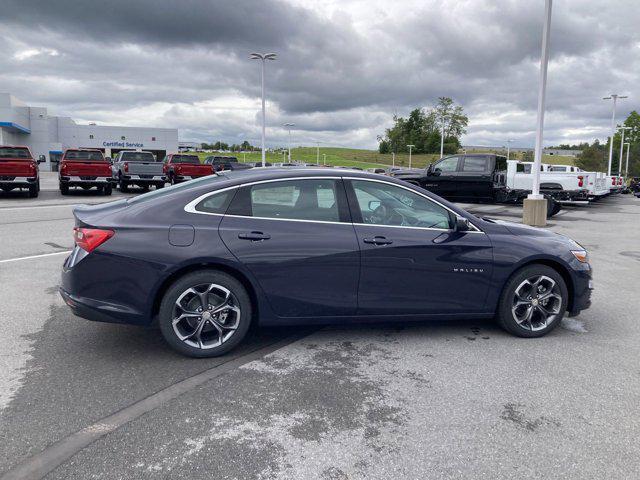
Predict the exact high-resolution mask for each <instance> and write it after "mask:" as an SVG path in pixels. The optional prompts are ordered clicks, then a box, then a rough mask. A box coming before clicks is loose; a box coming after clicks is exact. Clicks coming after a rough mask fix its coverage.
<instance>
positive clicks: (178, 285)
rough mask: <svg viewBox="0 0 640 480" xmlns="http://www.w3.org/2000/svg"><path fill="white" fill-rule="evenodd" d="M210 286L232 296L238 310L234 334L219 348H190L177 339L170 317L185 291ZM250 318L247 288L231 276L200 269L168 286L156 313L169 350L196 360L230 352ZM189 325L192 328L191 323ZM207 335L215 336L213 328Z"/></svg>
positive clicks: (245, 331)
mask: <svg viewBox="0 0 640 480" xmlns="http://www.w3.org/2000/svg"><path fill="white" fill-rule="evenodd" d="M211 284H215V285H219V286H221V287H224V288H226V289H227V290H229V291H230V292H231V295H232V297H233V304H234V305H235V304H236V302H237V305H236V306H237V307H239V309H240V315H239V316H238V317H236V319H235V320H236V322H237V324H236V328H235V331H234V332H233V333H232V334H231V335H229V337H228V338H227V340H225V341H224V342H222V343H221V344H220V345H218V346H214V347H210V348H206V349H203V348H198V347H197V346H192V345H189V344H187V343H186V342H185V341H183V340H181V339H180V338H179V337H178V334H177V333H176V331H175V330H174V327H173V318H174V313H175V311H174V309H175V304H176V301H177V300H178V299H179V298H180V296H181V295H183V293H184V292H186V291H187V290H189V289H190V288H193V287H198V286H201V285H211ZM210 298H211V297H209V299H210ZM195 301H196V303H197V302H198V299H197V298H196V300H195ZM178 311H179V310H178ZM251 318H252V305H251V298H250V297H249V294H248V293H247V291H246V289H245V288H244V287H243V286H242V284H241V283H240V282H239V281H238V280H236V279H235V278H234V277H232V276H230V275H228V274H226V273H223V272H219V271H216V270H200V271H197V272H193V273H189V274H187V275H185V276H184V277H182V278H180V279H178V280H176V282H174V283H173V285H171V287H169V289H168V290H167V292H166V293H165V294H164V297H163V298H162V301H161V303H160V311H159V324H160V331H161V332H162V336H163V337H164V339H165V340H166V341H167V343H168V344H169V345H170V346H171V348H173V349H174V350H176V351H178V352H180V353H182V354H183V355H187V356H189V357H196V358H207V357H217V356H220V355H224V354H225V353H227V352H228V351H230V350H231V349H233V348H235V347H236V346H237V345H238V344H239V343H240V342H241V341H242V340H243V339H244V337H245V336H246V334H247V332H248V330H249V327H250V325H251ZM192 320H193V321H194V322H197V321H199V319H192ZM205 325H207V324H205ZM189 326H190V327H192V328H193V326H192V325H191V324H190V325H189ZM209 332H212V333H213V334H215V332H216V331H215V330H213V329H212V327H210V328H209ZM205 333H206V332H205Z"/></svg>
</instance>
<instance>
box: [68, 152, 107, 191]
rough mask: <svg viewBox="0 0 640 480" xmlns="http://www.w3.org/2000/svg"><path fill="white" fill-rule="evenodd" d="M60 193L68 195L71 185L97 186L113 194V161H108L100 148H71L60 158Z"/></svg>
mask: <svg viewBox="0 0 640 480" xmlns="http://www.w3.org/2000/svg"><path fill="white" fill-rule="evenodd" d="M58 179H59V180H60V193H61V194H62V195H67V194H68V193H69V187H80V188H82V189H83V190H89V189H90V188H92V187H96V188H97V189H98V191H99V192H101V193H103V194H104V195H111V192H112V190H113V183H115V180H114V179H113V175H112V173H111V162H109V161H107V159H106V158H105V157H104V154H103V153H102V152H101V151H100V150H91V149H84V148H69V149H67V150H65V152H64V154H63V155H62V160H60V172H59V175H58Z"/></svg>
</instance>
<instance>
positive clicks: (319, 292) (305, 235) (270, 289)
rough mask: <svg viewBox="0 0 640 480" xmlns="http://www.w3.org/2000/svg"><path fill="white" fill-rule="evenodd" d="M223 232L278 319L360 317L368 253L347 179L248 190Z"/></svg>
mask: <svg viewBox="0 0 640 480" xmlns="http://www.w3.org/2000/svg"><path fill="white" fill-rule="evenodd" d="M219 231H220V236H221V237H222V240H223V241H224V243H225V244H226V245H227V247H228V248H229V250H230V251H231V252H232V253H233V255H235V256H236V258H237V259H238V260H239V261H240V262H242V263H243V264H244V265H245V266H246V267H247V268H248V269H249V270H250V271H251V272H252V274H253V275H254V276H255V278H256V279H257V281H258V282H259V284H260V287H261V288H262V290H263V291H264V293H265V294H266V296H267V298H268V301H269V303H270V305H271V307H272V308H273V310H274V312H275V313H276V314H277V315H278V316H280V317H322V316H342V315H353V314H355V312H356V308H357V288H358V276H359V267H360V252H359V248H358V241H357V239H356V237H355V232H354V230H353V225H352V224H351V221H350V217H349V208H348V205H347V201H346V195H345V191H344V186H343V184H342V181H341V180H340V179H339V178H323V177H321V178H291V179H285V180H278V181H267V182H260V183H256V184H252V185H246V186H244V187H242V188H240V189H239V191H238V193H237V194H236V196H235V197H234V200H233V202H232V204H231V205H230V206H229V209H228V210H227V213H226V215H225V216H224V218H223V220H222V222H221V224H220V230H219Z"/></svg>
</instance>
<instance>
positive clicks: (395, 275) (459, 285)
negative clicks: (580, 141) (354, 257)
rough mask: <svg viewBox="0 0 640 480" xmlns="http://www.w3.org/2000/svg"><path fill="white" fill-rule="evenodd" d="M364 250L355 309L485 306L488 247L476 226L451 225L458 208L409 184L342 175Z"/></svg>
mask: <svg viewBox="0 0 640 480" xmlns="http://www.w3.org/2000/svg"><path fill="white" fill-rule="evenodd" d="M345 186H346V188H347V195H348V198H349V206H350V208H351V212H352V217H353V220H354V228H355V231H356V235H357V237H358V242H359V245H360V251H361V266H360V282H359V287H358V314H361V315H414V314H460V313H474V312H482V311H483V310H484V307H485V301H486V297H487V292H488V288H489V282H490V279H491V274H492V261H493V250H492V247H491V242H490V240H489V238H488V236H487V235H485V234H484V233H483V232H481V231H480V230H478V229H475V227H474V230H473V231H468V232H457V231H453V230H452V228H451V227H452V224H453V221H454V219H455V214H453V212H451V211H450V210H448V209H447V208H445V207H444V206H443V205H441V204H439V203H437V202H435V201H434V200H432V199H431V198H429V197H428V196H426V195H423V194H421V193H419V192H416V191H415V190H412V189H410V188H408V187H404V186H400V185H397V184H392V183H388V182H384V181H378V180H369V179H367V180H365V179H350V180H348V181H346V183H345Z"/></svg>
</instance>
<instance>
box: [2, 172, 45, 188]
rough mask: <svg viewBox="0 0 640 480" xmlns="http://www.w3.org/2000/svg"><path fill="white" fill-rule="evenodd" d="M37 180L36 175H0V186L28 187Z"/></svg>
mask: <svg viewBox="0 0 640 480" xmlns="http://www.w3.org/2000/svg"><path fill="white" fill-rule="evenodd" d="M37 181H38V177H11V176H5V175H0V187H14V188H18V187H21V186H24V187H28V186H29V185H33V184H34V183H36V182H37Z"/></svg>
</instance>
